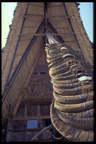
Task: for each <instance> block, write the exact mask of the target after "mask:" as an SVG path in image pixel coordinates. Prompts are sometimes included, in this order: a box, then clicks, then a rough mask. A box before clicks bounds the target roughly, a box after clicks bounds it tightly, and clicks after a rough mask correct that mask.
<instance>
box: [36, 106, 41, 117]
mask: <svg viewBox="0 0 96 144" xmlns="http://www.w3.org/2000/svg"><path fill="white" fill-rule="evenodd" d="M37 116H41V109H40V105H37Z"/></svg>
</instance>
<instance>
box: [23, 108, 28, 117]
mask: <svg viewBox="0 0 96 144" xmlns="http://www.w3.org/2000/svg"><path fill="white" fill-rule="evenodd" d="M27 112H28V107H27V106H26V105H25V111H24V116H27V115H28V113H27Z"/></svg>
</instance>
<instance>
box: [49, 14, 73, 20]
mask: <svg viewBox="0 0 96 144" xmlns="http://www.w3.org/2000/svg"><path fill="white" fill-rule="evenodd" d="M56 17H59V18H60V17H63V18H71V17H72V16H66V15H55V16H48V18H50V19H51V18H52V19H53V18H56Z"/></svg>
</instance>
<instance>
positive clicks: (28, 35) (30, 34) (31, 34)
mask: <svg viewBox="0 0 96 144" xmlns="http://www.w3.org/2000/svg"><path fill="white" fill-rule="evenodd" d="M66 34H68V35H74V33H52V34H51V35H66ZM33 35H34V36H45V35H46V34H44V33H39V34H35V33H29V34H28V33H26V34H20V36H21V37H30V36H33Z"/></svg>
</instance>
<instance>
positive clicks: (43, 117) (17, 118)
mask: <svg viewBox="0 0 96 144" xmlns="http://www.w3.org/2000/svg"><path fill="white" fill-rule="evenodd" d="M49 118H50V116H49V115H46V116H27V117H14V118H12V120H16V121H17V120H18V121H19V120H20V121H21V120H39V119H49Z"/></svg>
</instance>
